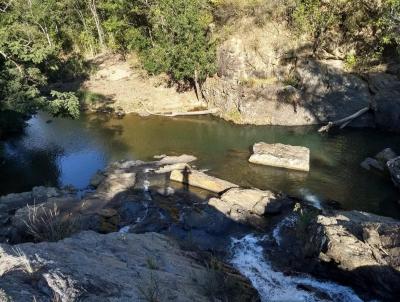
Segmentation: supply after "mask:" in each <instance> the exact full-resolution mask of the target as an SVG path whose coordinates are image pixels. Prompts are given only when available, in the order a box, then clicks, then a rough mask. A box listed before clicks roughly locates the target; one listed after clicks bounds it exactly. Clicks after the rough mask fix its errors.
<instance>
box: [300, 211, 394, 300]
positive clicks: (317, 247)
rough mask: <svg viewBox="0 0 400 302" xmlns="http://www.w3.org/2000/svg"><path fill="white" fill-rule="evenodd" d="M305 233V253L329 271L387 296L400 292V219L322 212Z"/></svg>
mask: <svg viewBox="0 0 400 302" xmlns="http://www.w3.org/2000/svg"><path fill="white" fill-rule="evenodd" d="M303 236H304V241H303V243H304V245H303V246H304V247H306V250H307V252H306V257H312V256H313V257H317V258H318V260H319V262H320V265H321V266H322V267H323V268H324V269H325V270H326V274H327V275H330V274H333V273H334V274H336V276H337V277H338V278H341V279H342V280H346V281H347V282H349V283H350V284H353V285H354V286H356V287H358V288H361V289H365V290H367V291H372V292H374V294H376V295H378V296H380V297H381V298H383V299H385V300H388V301H390V300H393V301H395V299H396V297H399V295H400V288H399V286H398V284H399V282H400V222H399V221H396V220H394V219H391V218H387V217H381V216H377V215H373V214H369V213H363V212H357V211H351V212H344V211H336V212H332V213H330V214H325V215H319V216H317V218H316V221H315V222H314V223H313V224H311V225H310V226H309V227H308V228H307V232H306V234H303Z"/></svg>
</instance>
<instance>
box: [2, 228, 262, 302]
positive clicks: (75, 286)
mask: <svg viewBox="0 0 400 302" xmlns="http://www.w3.org/2000/svg"><path fill="white" fill-rule="evenodd" d="M0 258H1V262H0V276H1V278H0V288H1V289H2V290H3V294H4V295H5V296H8V297H9V298H10V299H12V301H31V300H32V297H35V300H36V301H40V302H41V301H54V300H56V299H57V301H65V302H67V301H68V302H69V301H81V300H85V301H209V297H208V296H207V290H205V289H206V288H208V287H210V286H211V285H210V283H209V282H212V281H214V280H215V276H214V275H213V273H214V272H213V270H210V269H208V268H206V267H205V266H204V264H203V263H201V262H200V261H199V260H198V258H197V256H196V254H195V253H188V252H186V253H185V252H183V251H181V250H180V248H179V247H178V246H177V245H176V244H175V243H174V242H173V241H172V240H171V239H168V238H167V237H165V236H163V235H160V234H156V233H147V234H142V235H136V234H120V233H112V234H108V235H100V234H97V233H94V232H83V233H80V234H78V235H76V236H74V237H72V238H68V239H65V240H63V241H59V242H56V243H47V242H43V243H40V244H23V245H18V246H14V247H12V246H9V245H4V244H3V245H0ZM228 274H229V273H228ZM229 276H230V278H232V280H233V281H234V282H236V286H237V287H240V285H242V286H241V290H242V291H241V293H242V294H243V296H242V297H243V300H241V301H253V300H252V299H255V300H254V301H256V300H257V294H256V293H255V291H254V290H253V289H252V288H251V287H250V286H249V285H248V284H247V282H246V281H245V280H244V279H243V278H241V277H239V276H237V275H235V274H234V272H233V271H232V270H231V272H230V274H229ZM233 294H236V295H238V294H240V291H239V292H238V291H237V292H236V293H233ZM238 301H240V300H238Z"/></svg>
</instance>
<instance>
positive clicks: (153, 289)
mask: <svg viewBox="0 0 400 302" xmlns="http://www.w3.org/2000/svg"><path fill="white" fill-rule="evenodd" d="M137 289H138V290H139V292H140V294H141V295H142V298H143V300H144V301H147V302H160V301H161V298H160V296H161V291H160V286H159V281H158V280H157V278H156V277H155V276H154V275H153V274H151V275H150V280H149V281H148V283H147V284H143V286H138V287H137Z"/></svg>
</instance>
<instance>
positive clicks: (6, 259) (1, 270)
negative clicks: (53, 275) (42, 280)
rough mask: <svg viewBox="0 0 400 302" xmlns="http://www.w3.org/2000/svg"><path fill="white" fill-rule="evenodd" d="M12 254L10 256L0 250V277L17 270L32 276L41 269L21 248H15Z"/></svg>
mask: <svg viewBox="0 0 400 302" xmlns="http://www.w3.org/2000/svg"><path fill="white" fill-rule="evenodd" d="M12 252H13V254H10V253H7V252H5V251H4V250H1V249H0V259H1V261H0V277H2V276H4V275H5V274H7V273H9V272H11V271H16V270H19V271H23V272H25V273H27V274H29V275H32V274H34V273H35V272H37V271H38V270H39V269H40V268H38V267H37V265H34V263H33V261H31V260H30V259H29V258H28V256H27V255H26V254H25V253H24V252H23V251H22V250H21V249H20V248H19V247H16V248H13V249H12Z"/></svg>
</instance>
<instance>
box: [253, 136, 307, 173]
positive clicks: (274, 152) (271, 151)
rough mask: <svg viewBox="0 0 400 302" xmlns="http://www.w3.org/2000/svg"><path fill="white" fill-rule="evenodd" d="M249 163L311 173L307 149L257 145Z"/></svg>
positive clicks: (264, 144) (278, 145)
mask: <svg viewBox="0 0 400 302" xmlns="http://www.w3.org/2000/svg"><path fill="white" fill-rule="evenodd" d="M249 162H251V163H254V164H260V165H266V166H272V167H279V168H286V169H293V170H299V171H306V172H308V171H310V150H309V149H308V148H306V147H299V146H290V145H283V144H267V143H263V142H261V143H257V144H255V145H254V146H253V155H251V156H250V158H249Z"/></svg>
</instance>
